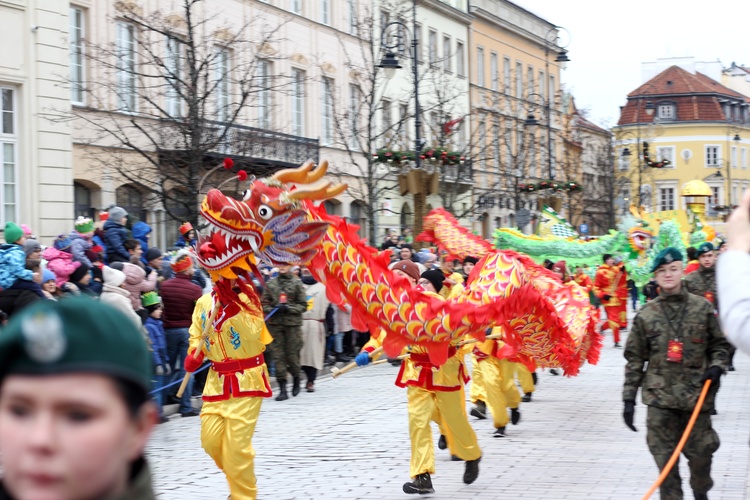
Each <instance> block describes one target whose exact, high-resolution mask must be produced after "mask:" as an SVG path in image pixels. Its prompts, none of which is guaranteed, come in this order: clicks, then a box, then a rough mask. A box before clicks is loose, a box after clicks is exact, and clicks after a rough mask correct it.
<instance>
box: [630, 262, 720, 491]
mask: <svg viewBox="0 0 750 500" xmlns="http://www.w3.org/2000/svg"><path fill="white" fill-rule="evenodd" d="M682 270H683V263H682V254H681V253H680V252H679V251H678V250H677V249H675V248H667V249H665V250H663V251H662V252H661V253H660V254H659V255H658V256H657V258H656V260H655V262H654V267H653V269H652V271H654V275H655V277H656V281H657V282H658V284H659V287H660V288H661V293H660V295H659V297H658V298H656V299H654V300H652V301H650V302H648V303H647V304H646V305H645V306H643V308H642V309H641V310H640V311H639V312H638V314H637V315H636V317H635V320H634V321H633V328H632V329H631V331H630V335H629V336H628V340H627V343H626V345H625V359H627V361H628V362H627V365H626V366H625V387H624V390H623V401H624V403H625V410H624V412H623V416H624V419H625V423H626V424H627V425H628V427H630V428H631V429H632V430H633V431H635V430H636V428H635V426H634V425H633V416H634V414H635V397H636V394H637V392H638V388H639V387H640V388H641V397H642V400H643V404H645V405H647V406H648V413H647V417H646V427H647V428H648V432H647V436H646V440H647V442H648V447H649V451H650V452H651V454H652V455H653V456H654V460H655V461H656V464H657V466H658V467H659V469H660V470H661V469H663V468H664V466H665V465H666V463H667V461H668V460H669V457H670V456H671V455H672V452H673V451H674V449H675V448H676V446H677V443H678V441H679V440H680V437H681V436H682V434H683V432H684V431H685V427H686V426H687V423H688V420H689V419H690V414H691V413H692V411H693V408H694V407H695V405H696V403H697V401H698V396H699V394H700V392H701V388H702V387H703V384H704V382H705V381H706V380H709V379H710V380H711V387H710V389H709V392H708V396H707V398H706V401H705V403H704V405H703V408H702V409H701V412H700V414H699V416H698V419H697V421H696V423H695V427H694V428H693V431H692V433H691V434H690V437H689V438H688V440H687V444H686V446H685V448H684V450H683V454H684V455H685V456H686V457H687V459H688V465H689V467H690V486H691V487H692V489H693V493H694V495H695V498H696V500H706V499H708V496H707V493H708V490H710V489H711V487H712V486H713V481H712V480H711V459H712V455H713V453H714V452H715V451H716V450H717V449H718V448H719V436H718V435H717V434H716V431H714V430H713V428H712V427H711V416H710V414H709V413H710V411H711V409H713V407H714V399H715V397H716V391H717V389H718V385H719V379H720V377H721V375H722V374H723V373H724V371H725V369H726V365H727V357H728V353H729V343H728V342H727V341H726V340H725V339H724V336H723V335H722V333H721V330H720V329H719V324H718V322H717V320H716V316H715V315H714V308H713V306H712V305H711V304H709V303H708V301H706V300H705V299H704V298H702V297H697V296H695V295H692V294H690V293H688V292H687V290H686V289H685V287H683V286H682V282H681V277H682ZM646 364H648V365H647V366H646ZM644 366H645V367H646V369H645V371H644ZM661 499H662V500H678V499H682V480H681V478H680V474H679V471H678V466H677V464H675V466H674V467H673V468H672V470H671V471H670V473H669V475H668V476H667V478H666V479H665V480H664V483H662V486H661Z"/></svg>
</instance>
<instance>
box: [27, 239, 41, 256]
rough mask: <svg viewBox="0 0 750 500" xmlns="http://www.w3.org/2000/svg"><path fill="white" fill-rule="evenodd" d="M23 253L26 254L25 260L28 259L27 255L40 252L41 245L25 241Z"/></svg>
mask: <svg viewBox="0 0 750 500" xmlns="http://www.w3.org/2000/svg"><path fill="white" fill-rule="evenodd" d="M23 251H24V253H25V254H26V258H27V259H28V258H29V255H31V254H32V253H34V252H41V251H42V245H40V244H39V242H38V241H36V240H26V243H24V244H23Z"/></svg>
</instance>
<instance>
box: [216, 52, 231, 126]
mask: <svg viewBox="0 0 750 500" xmlns="http://www.w3.org/2000/svg"><path fill="white" fill-rule="evenodd" d="M214 79H215V80H216V119H217V120H218V121H220V122H225V121H227V120H228V119H229V111H230V110H229V50H228V49H225V48H224V47H217V48H216V66H215V67H214Z"/></svg>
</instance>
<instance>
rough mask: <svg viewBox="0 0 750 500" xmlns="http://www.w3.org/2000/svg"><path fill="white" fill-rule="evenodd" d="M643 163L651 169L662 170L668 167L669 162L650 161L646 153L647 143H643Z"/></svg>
mask: <svg viewBox="0 0 750 500" xmlns="http://www.w3.org/2000/svg"><path fill="white" fill-rule="evenodd" d="M643 161H645V162H646V165H648V166H649V167H651V168H664V167H668V166H669V165H670V161H669V160H661V161H652V160H651V157H650V156H649V153H648V143H647V142H644V143H643Z"/></svg>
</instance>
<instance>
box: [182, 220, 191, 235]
mask: <svg viewBox="0 0 750 500" xmlns="http://www.w3.org/2000/svg"><path fill="white" fill-rule="evenodd" d="M192 230H193V225H192V224H190V223H189V222H185V223H184V224H183V225H181V226H180V234H181V235H183V236H185V235H186V234H188V232H190V231H192Z"/></svg>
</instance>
